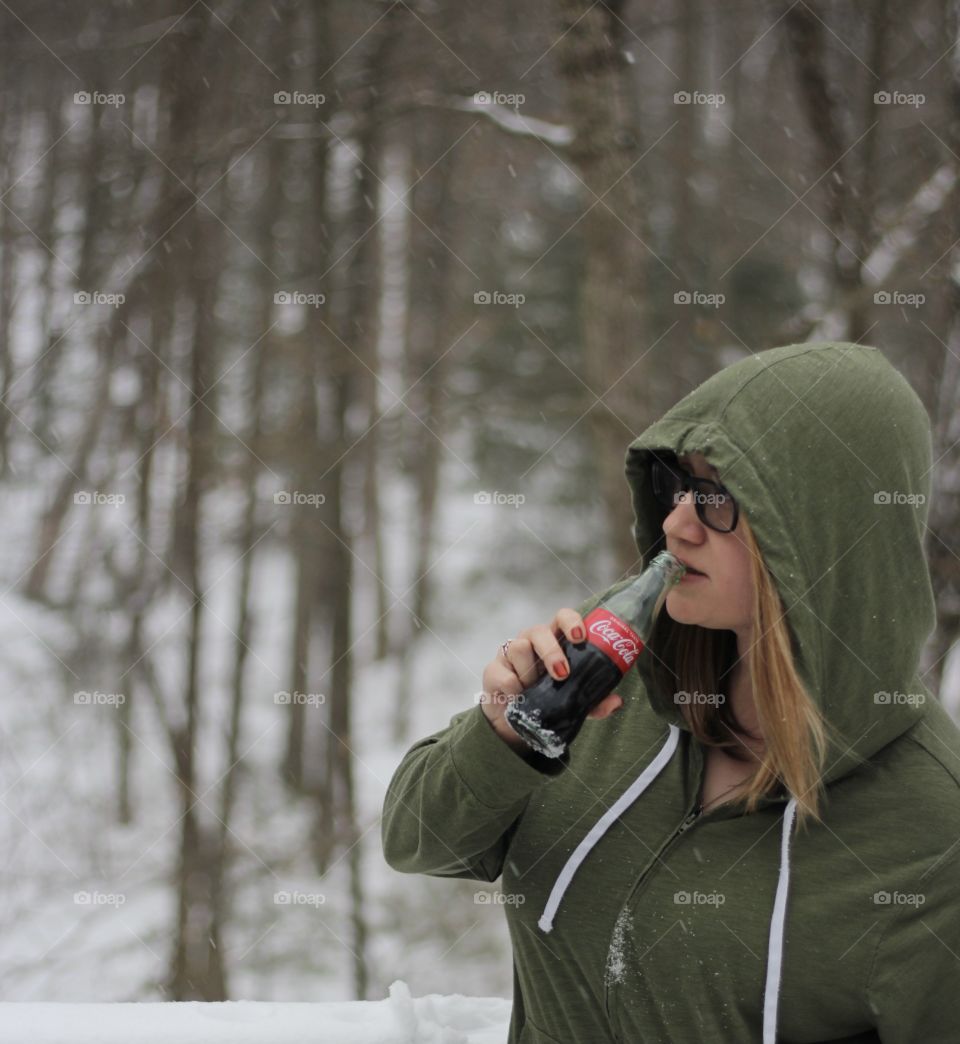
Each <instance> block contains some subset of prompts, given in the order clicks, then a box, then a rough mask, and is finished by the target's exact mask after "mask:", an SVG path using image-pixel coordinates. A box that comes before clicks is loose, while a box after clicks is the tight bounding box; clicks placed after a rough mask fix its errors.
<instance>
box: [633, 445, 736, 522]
mask: <svg viewBox="0 0 960 1044" xmlns="http://www.w3.org/2000/svg"><path fill="white" fill-rule="evenodd" d="M664 472H666V473H667V474H666V475H665V474H664ZM667 475H669V476H671V477H673V478H675V479H679V481H680V490H679V493H680V494H682V493H686V492H688V491H690V492H692V493H693V495H694V496H693V505H694V507H695V509H696V512H697V518H699V519H700V521H701V522H702V523H703V524H704V525H705V526H707V528H709V529H712V530H714V532H716V533H732V532H733V531H734V530H735V529H736V528H737V522H738V521H739V519H740V505H739V504H738V503H737V499H736V497H735V496H734V495H733V494H732V493H731V492H730V490H728V489H727V488H726V487H725V486H721V485H720V484H719V483H718V482H714V481H713V480H712V479H705V478H700V477H699V476H697V475H691V474H690V473H689V472H688V471H684V470H683V468H682V467H681V466H680V464H679V462H677V461H676V460H674V461H666V460H662V459H661V458H660V457H654V458H653V460H652V462H651V465H650V483H651V486H652V487H653V495H654V498H655V499H656V500H657V502H658V503H659V504H661V505H662V506H663V507H665V508H667V509H669V510H670V511H672V510H673V509H674V508H675V507H676V506H677V502H676V501H675V500H674V499H673V498H674V496H676V495H678V493H677V490H676V483H675V482H674V481H671V479H669V478H667ZM706 496H714V497H716V496H723V497H726V498H728V499H729V500H730V503H731V504H733V523H732V524H731V526H730V528H729V529H723V528H721V527H720V526H718V525H715V524H714V523H713V522H711V521H709V519H708V518H707V504H708V502H707V501H706V500H704V499H702V498H703V497H706Z"/></svg>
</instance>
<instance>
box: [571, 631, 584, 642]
mask: <svg viewBox="0 0 960 1044" xmlns="http://www.w3.org/2000/svg"><path fill="white" fill-rule="evenodd" d="M570 633H571V634H572V635H573V640H574V641H575V642H582V641H583V628H582V627H574V629H573V630H572V631H571V632H570Z"/></svg>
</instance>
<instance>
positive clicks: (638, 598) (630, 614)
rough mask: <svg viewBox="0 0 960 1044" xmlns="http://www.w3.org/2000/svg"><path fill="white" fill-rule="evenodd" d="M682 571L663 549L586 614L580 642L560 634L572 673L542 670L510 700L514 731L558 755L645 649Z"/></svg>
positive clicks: (509, 715) (544, 751)
mask: <svg viewBox="0 0 960 1044" xmlns="http://www.w3.org/2000/svg"><path fill="white" fill-rule="evenodd" d="M685 572H686V566H685V565H684V564H683V563H682V562H681V561H680V560H679V559H678V558H676V556H674V555H673V554H671V553H670V552H669V551H661V552H660V554H658V555H657V556H656V558H654V560H653V561H652V562H651V563H650V565H649V566H647V568H646V569H644V571H643V572H642V573H640V574H638V575H637V576H636V577H635V578H634V579H633V581H632V582H631V583H628V584H627V585H626V586H624V587H620V588H619V589H618V590H617V591H616V592H615V593H614V594H612V595H610V596H609V597H607V598H605V599H604V600H603V601H601V602H600V604H599V605H598V606H597V607H596V608H594V609H592V610H591V611H590V612H589V613H588V614H587V615H586V617H585V618H584V624H585V625H586V632H587V636H586V638H585V639H584V640H583V641H582V642H576V643H574V642H568V641H567V639H566V636H565V635H560V637H559V643H560V648H561V649H563V654H564V656H566V658H567V662H568V663H569V664H570V674H569V675H568V676H567V677H566V678H564V679H563V680H562V681H557V680H555V679H554V678H552V677H551V676H550V674H549V673H547V674H544V675H543V676H542V677H541V678H540V679H539V680H538V681H536V682H534V684H533V685H531V686H530V688H528V689H525V690H524V691H523V692H522V693H521V694H520V695H519V696H517V697H516V698H515V699H514V700H513V701H512V702H511V703H510V705H509V706H508V707H507V710H506V719H507V721H508V722H509V724H510V727H511V728H512V729H513V730H514V732H516V733H517V735H518V736H520V738H521V739H523V740H524V741H525V742H526V743H527V744H528V745H529V746H531V747H533V749H534V750H536V751H539V752H540V753H541V754H544V755H545V756H546V757H548V758H559V757H562V756H563V753H564V751H566V749H567V746H568V744H569V743H570V742H571V741H572V740H573V738H574V737H575V736H576V735H577V733H578V732H579V731H580V727H581V726H582V725H583V723H584V721H585V720H586V717H587V715H588V714H589V713H590V711H591V710H593V708H594V707H596V705H597V704H598V703H599V702H600V701H601V700H602V699H603V698H604V697H605V696H609V695H610V693H611V692H613V690H614V689H615V688H616V686H617V683H618V682H619V681H620V679H621V678H622V677H623V676H624V674H626V672H627V671H628V670H629V669H630V667H632V666H633V664H634V662H635V661H636V659H637V657H638V656H639V655H640V653H641V652H642V651H643V647H644V642H645V641H646V640H647V639H648V638H649V637H650V632H651V630H652V629H653V623H654V621H655V620H656V618H657V614H658V613H659V612H660V610H661V608H662V607H663V603H664V600H665V599H666V596H667V592H668V591H669V590H670V588H671V587H672V586H673V585H674V584H675V583H679V581H680V580H681V578H682V577H683V574H684V573H685Z"/></svg>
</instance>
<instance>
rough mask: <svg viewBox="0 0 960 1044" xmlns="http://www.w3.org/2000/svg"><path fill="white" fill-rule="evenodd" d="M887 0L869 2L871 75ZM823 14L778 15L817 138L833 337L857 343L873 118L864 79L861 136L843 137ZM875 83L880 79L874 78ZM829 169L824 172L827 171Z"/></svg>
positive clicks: (869, 227) (870, 224)
mask: <svg viewBox="0 0 960 1044" xmlns="http://www.w3.org/2000/svg"><path fill="white" fill-rule="evenodd" d="M888 3H889V0H877V2H876V3H874V4H873V5H871V7H870V14H869V25H870V57H871V60H872V63H873V64H872V65H871V68H872V69H874V70H876V73H877V76H879V77H881V78H882V76H883V74H884V72H885V71H886V52H887V41H888V37H889V29H890V19H889V13H888ZM824 15H825V12H820V11H817V10H816V5H815V4H813V2H812V0H811V3H810V4H798V5H795V6H794V7H791V8H790V10H789V11H788V12H787V15H786V17H785V19H784V24H785V25H786V29H787V38H788V40H789V43H790V50H791V53H792V55H793V61H794V65H795V68H796V74H797V80H798V84H799V88H800V102H801V105H802V107H803V110H804V111H805V113H806V116H807V122H808V123H809V125H810V130H811V132H812V134H813V136H814V140H815V141H816V143H817V159H818V164H819V169H817V171H816V177H817V178H820V177H821V176H822V175H825V176H824V177H823V180H822V182H821V184H822V185H823V192H824V194H825V197H826V205H825V208H824V221H825V224H826V225H827V227H828V229H829V230H830V233H831V234H832V236H833V250H832V254H831V278H832V282H833V286H834V289H835V294H836V297H837V300H838V301H839V303H840V304H841V306H842V307H843V308H844V310H845V313H846V330H845V331H842V332H841V335H840V336H841V337H843V338H846V339H848V340H852V341H862V340H863V339H864V337H866V335H867V333H868V331H869V328H870V324H869V321H868V313H867V305H866V302H865V300H864V297H863V294H862V293H861V292H860V291H861V289H862V286H863V260H862V259H863V258H865V256H866V254H867V252H868V250H869V245H870V242H871V240H872V239H873V236H874V231H873V228H874V224H875V218H874V197H875V182H876V177H877V163H876V162H875V153H876V145H877V122H878V118H877V115H876V112H875V108H876V107H875V106H874V104H873V92H874V89H875V86H874V83H873V81H872V80H869V81H867V84H866V86H865V88H864V95H863V98H862V104H863V108H862V110H861V112H860V113H859V114H858V115H859V116H860V117H862V118H861V119H859V120H858V124H859V125H862V126H863V128H864V130H863V132H862V133H863V137H862V138H861V140H860V141H859V143H857V142H856V141H848V140H847V135H845V134H844V131H843V123H844V121H843V114H842V106H841V104H840V102H839V101H838V99H837V97H836V94H835V91H834V88H833V85H832V83H831V78H830V74H829V72H828V71H827V64H826V49H827V42H826V41H827V36H826V34H827V31H828V30H827V28H826V24H825V18H824ZM881 82H882V80H881ZM828 172H829V173H828Z"/></svg>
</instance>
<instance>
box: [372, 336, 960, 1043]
mask: <svg viewBox="0 0 960 1044" xmlns="http://www.w3.org/2000/svg"><path fill="white" fill-rule="evenodd" d="M654 449H669V450H671V451H673V452H674V453H676V454H678V455H680V454H685V453H692V452H701V453H702V454H703V455H704V456H705V457H706V458H707V460H708V461H709V463H710V464H712V465H713V466H714V467H716V468H717V470H718V472H719V475H720V480H721V481H722V482H723V484H724V485H725V486H726V487H727V488H728V489H729V490H730V491H731V493H733V495H734V496H735V497H736V498H737V500H738V501H739V502H740V503H741V505H742V506H743V508H744V510H745V512H746V514H747V516H748V518H749V521H750V524H751V526H752V528H753V530H754V532H755V534H756V537H757V540H758V543H759V545H760V548H761V550H762V552H763V555H764V558H765V561H766V563H767V566H768V568H769V570H770V571H771V573H772V575H773V577H774V580H775V582H776V585H777V588H778V590H779V592H780V595H781V598H782V599H783V602H784V605H785V607H786V610H787V620H788V624H789V628H790V631H791V637H792V641H793V644H794V654H795V660H796V664H797V668H798V671H799V673H800V675H801V678H802V679H803V681H804V683H805V685H806V687H807V689H808V691H809V692H810V693H811V695H812V696H813V697H814V698H815V699H816V701H817V703H818V705H819V707H820V708H821V710H822V712H823V714H824V715H825V717H826V719H827V720H828V722H829V723H830V724H831V725H832V726H833V729H834V730H835V731H836V734H837V736H838V737H839V741H836V742H834V741H831V746H830V750H829V753H828V757H827V760H826V769H825V772H824V777H823V778H824V782H825V785H826V790H825V792H824V803H823V810H822V812H823V817H824V821H823V823H822V824H816V823H814V824H811V825H809V826H808V827H806V828H804V829H798V828H797V823H796V819H795V816H794V812H795V803H794V801H793V799H792V797H791V796H790V795H788V794H786V793H785V792H780V793H775V794H771V795H770V796H769V797H768V798H766V799H765V800H764V801H762V802H761V805H760V807H759V808H758V809H757V810H756V811H755V812H754V813H752V814H749V815H747V814H745V813H744V810H743V806H742V803H741V802H739V801H731V802H727V803H725V804H721V805H719V806H717V807H715V808H714V809H713V810H711V811H708V812H706V813H703V814H700V815H697V814H696V810H697V803H698V795H699V793H700V788H701V785H702V782H703V769H704V758H703V754H702V748H701V746H700V744H699V743H697V742H696V741H694V740H693V737H692V734H691V732H690V730H689V727H688V726H687V725H686V723H685V721H684V719H683V717H682V715H681V714H680V711H679V708H678V707H677V705H676V703H675V701H674V700H673V694H670V693H662V692H658V691H656V686H655V685H654V682H653V678H652V676H651V674H650V662H651V661H650V656H649V655H648V656H641V657H640V658H639V660H638V661H637V667H636V669H635V670H632V671H629V672H628V674H627V675H626V676H625V677H624V680H623V682H622V683H621V684H620V685H618V687H617V692H619V693H620V694H621V695H622V696H623V697H624V701H625V705H624V707H623V709H622V710H620V711H619V712H618V713H616V714H615V715H614V716H613V717H612V718H609V719H606V720H604V721H600V722H588V723H587V725H586V726H585V727H584V729H583V730H582V731H581V733H580V735H579V736H578V738H577V739H576V740H575V741H574V743H573V744H571V747H570V749H569V752H568V755H566V756H565V757H564V759H562V760H561V761H559V762H547V760H546V759H544V758H541V757H540V756H539V755H536V754H530V755H527V756H526V757H524V756H521V755H519V754H518V753H516V752H515V751H513V750H512V749H511V748H510V747H508V746H507V745H506V744H505V743H504V742H503V741H502V740H501V739H500V738H499V737H498V736H497V735H496V734H495V733H494V731H493V729H492V727H491V726H490V724H489V722H488V721H487V719H486V718H485V717H484V715H483V713H482V711H481V709H480V707H479V706H474V707H472V708H471V709H469V710H465V711H463V712H461V713H459V714H457V715H455V716H454V717H453V719H452V720H451V722H450V724H449V726H448V727H447V728H445V729H443V730H442V731H440V732H437V733H436V734H435V735H432V736H429V737H428V738H426V739H424V740H422V741H421V742H419V743H417V744H416V745H415V746H414V747H413V748H412V749H411V750H410V751H409V752H408V753H407V754H406V756H405V757H404V759H403V761H402V763H401V764H400V766H399V767H398V769H397V771H396V773H395V775H394V777H393V780H392V781H391V784H390V787H389V790H388V793H387V796H386V800H385V804H384V812H383V821H382V838H383V847H384V853H385V856H386V858H387V860H388V862H389V863H390V864H391V865H392V866H393V867H394V868H396V869H398V870H402V871H406V872H415V873H426V874H434V875H438V876H447V877H465V878H474V879H479V880H483V881H494V880H496V879H497V878H499V877H501V876H502V884H501V889H502V891H503V892H504V893H506V894H508V895H523V897H524V901H523V902H522V903H520V902H515V903H507V904H505V911H506V915H507V918H508V924H509V929H510V937H511V942H512V947H513V957H514V974H513V981H514V995H513V1012H512V1019H511V1027H510V1044H547V1042H564V1044H607V1042H619V1044H640V1042H642V1044H657V1042H672V1044H678V1042H679V1044H693V1042H698V1044H699V1042H701V1041H704V1042H709V1044H715V1042H716V1044H725V1042H732V1044H741V1042H751V1041H763V1042H764V1044H771V1042H773V1041H781V1042H784V1044H802V1042H827V1041H829V1042H831V1044H841V1042H846V1044H854V1042H857V1044H867V1042H876V1041H882V1042H883V1044H957V1042H960V873H958V871H960V730H958V728H957V726H956V725H955V724H954V723H953V722H952V720H951V719H950V718H949V716H948V715H947V714H946V712H945V711H944V709H943V707H942V706H941V704H940V702H939V701H938V700H937V699H936V698H935V697H934V695H933V694H932V693H931V692H930V691H929V690H928V689H927V688H926V686H925V685H924V682H923V677H922V675H921V673H920V669H919V660H920V653H921V649H922V647H923V644H924V642H925V640H926V638H927V637H928V635H929V634H930V632H931V630H932V628H933V626H934V623H935V613H934V602H933V593H932V589H931V584H930V577H929V572H928V568H927V563H926V558H925V555H924V550H923V543H924V535H925V532H926V520H927V511H928V506H929V494H930V474H931V465H932V462H931V456H932V454H931V439H930V425H929V420H928V418H927V415H926V413H925V411H924V409H923V406H922V404H921V403H920V401H919V399H918V398H917V396H916V395H915V394H914V392H913V391H912V390H911V389H910V387H909V385H908V384H907V382H906V381H905V380H904V378H903V377H902V376H901V375H900V374H899V373H898V372H897V371H896V370H895V369H894V368H893V367H892V366H891V365H890V364H889V363H888V362H887V361H886V359H885V358H884V356H883V355H882V354H881V353H880V352H879V351H876V350H875V349H872V348H868V347H865V346H860V345H853V344H847V343H824V344H801V345H788V346H785V347H782V348H775V349H770V350H769V351H765V352H760V353H757V354H755V355H751V356H750V357H748V358H746V359H743V360H740V361H738V362H737V363H735V364H733V365H731V366H728V367H726V368H725V369H723V370H721V371H720V372H718V373H717V374H715V375H714V376H713V377H712V378H710V379H709V380H708V381H706V382H705V383H703V384H702V385H700V386H699V387H698V388H696V389H695V390H694V391H692V392H691V393H690V394H689V395H687V396H686V397H685V398H683V399H682V400H681V401H680V402H679V403H677V404H676V405H675V406H674V407H673V408H671V409H670V410H669V411H668V412H667V413H666V414H665V415H664V416H663V417H662V418H661V419H660V420H658V421H657V422H655V423H654V424H653V425H651V426H650V427H649V428H648V429H647V430H646V431H645V432H644V433H643V434H642V435H641V436H640V437H639V438H637V439H636V440H635V441H634V442H633V443H632V444H631V445H630V447H629V449H628V451H627V458H626V474H627V479H628V482H629V485H630V489H631V493H632V498H633V507H634V512H635V517H636V523H635V531H634V535H635V538H636V542H637V547H638V549H639V551H640V553H641V555H642V558H643V563H644V564H647V563H648V562H649V561H650V559H651V557H652V556H653V555H654V554H656V553H657V552H658V551H659V550H661V549H662V548H663V546H664V543H663V534H662V530H661V528H660V527H661V522H662V517H663V516H662V512H661V511H658V509H657V507H656V506H655V504H654V502H653V499H652V494H651V492H650V490H649V477H648V466H649V459H650V457H649V451H650V450H654ZM599 600H600V599H599V596H597V597H594V598H591V599H589V600H587V601H586V602H584V603H583V604H582V605H580V606H578V611H579V612H580V613H581V614H582V615H583V614H585V613H586V612H588V611H589V610H590V609H591V608H592V607H593V606H594V605H596V604H597V602H598V601H599Z"/></svg>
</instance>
